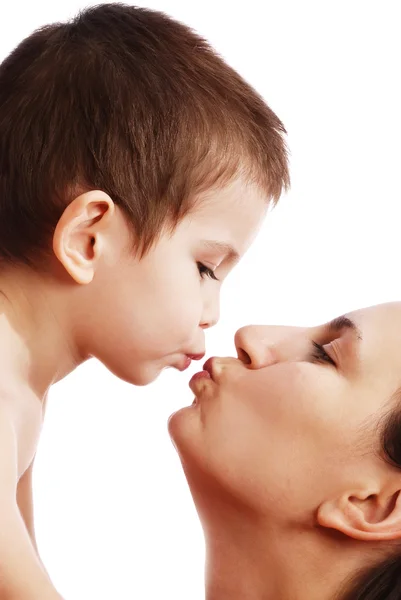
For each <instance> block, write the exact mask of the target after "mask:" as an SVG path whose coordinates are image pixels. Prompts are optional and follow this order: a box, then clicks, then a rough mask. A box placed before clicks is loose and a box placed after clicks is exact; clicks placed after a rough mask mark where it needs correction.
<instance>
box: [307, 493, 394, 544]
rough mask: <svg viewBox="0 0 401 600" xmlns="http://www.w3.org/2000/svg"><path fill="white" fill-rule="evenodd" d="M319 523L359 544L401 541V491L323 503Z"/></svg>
mask: <svg viewBox="0 0 401 600" xmlns="http://www.w3.org/2000/svg"><path fill="white" fill-rule="evenodd" d="M399 483H401V482H399ZM317 521H318V523H319V525H320V526H321V527H327V528H329V529H336V530H337V531H339V532H341V533H343V534H344V535H347V536H348V537H351V538H353V539H356V540H362V541H363V540H365V541H377V542H379V541H390V540H397V539H401V488H398V489H397V488H392V489H391V490H386V491H377V490H373V489H371V490H369V489H366V490H358V491H352V492H347V493H346V494H343V495H342V496H340V497H339V498H336V499H334V500H328V501H325V502H323V503H322V504H321V505H320V507H319V509H318V512H317Z"/></svg>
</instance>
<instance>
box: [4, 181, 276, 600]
mask: <svg viewBox="0 0 401 600" xmlns="http://www.w3.org/2000/svg"><path fill="white" fill-rule="evenodd" d="M265 213H266V198H265V197H264V195H263V194H261V193H260V191H259V190H258V189H256V188H254V187H253V186H252V185H250V184H247V183H245V182H242V181H240V180H238V181H234V182H232V183H231V184H230V185H228V186H227V187H226V188H220V189H216V190H214V191H213V190H209V191H208V194H207V198H205V201H204V202H199V204H198V205H197V208H196V209H195V210H193V211H192V213H191V214H190V215H188V217H184V218H183V219H182V220H181V221H180V223H179V224H178V225H177V227H176V228H175V230H174V232H173V233H171V231H170V230H168V231H166V232H161V234H160V237H159V238H158V240H157V243H155V245H154V246H153V247H152V249H151V250H150V251H149V252H148V253H147V254H146V255H145V257H143V258H137V257H136V256H135V253H134V252H133V248H132V235H131V231H130V229H129V227H128V224H127V222H126V220H125V218H124V216H123V215H122V213H121V212H120V211H119V209H118V207H116V206H115V205H114V203H113V201H112V200H111V198H110V197H109V196H108V195H107V194H105V193H104V192H102V191H97V190H92V191H90V192H85V193H83V194H81V195H80V196H78V197H77V198H76V199H75V200H73V202H71V203H70V204H69V205H68V207H67V208H66V209H65V211H64V213H63V215H62V217H61V218H60V221H59V223H58V224H57V227H56V230H55V232H54V237H53V255H52V256H51V257H50V258H49V260H48V262H47V263H46V268H45V269H43V270H40V272H38V271H34V270H33V269H29V268H27V267H23V266H18V267H17V266H15V265H12V266H10V267H9V268H2V269H1V272H0V365H1V377H0V380H1V383H0V501H1V502H2V507H1V510H0V520H1V521H2V523H1V524H0V532H1V534H0V598H1V599H2V600H14V599H15V600H17V599H18V600H60V598H61V596H60V595H59V594H58V592H57V591H56V590H55V589H54V586H53V585H52V583H51V581H50V578H49V576H48V575H47V573H46V570H45V568H44V567H43V565H42V563H41V561H40V559H39V556H38V552H37V548H36V541H35V534H34V524H33V504H32V469H33V461H34V457H35V453H36V450H37V445H38V441H39V437H40V432H41V428H42V423H43V417H44V411H45V401H46V397H47V393H48V391H49V388H50V387H51V386H52V385H53V384H54V383H56V382H57V381H59V380H60V379H62V378H63V377H65V376H66V375H68V374H69V373H70V372H71V371H73V370H74V369H75V367H77V366H78V365H79V364H81V363H83V362H84V361H86V360H87V359H89V358H91V357H92V356H94V357H96V358H97V359H98V360H100V361H101V362H102V363H103V364H104V365H105V366H106V367H107V368H108V369H109V370H110V371H111V372H112V373H114V374H115V375H117V376H118V377H119V378H121V379H123V380H124V381H127V382H128V383H131V384H134V385H146V384H147V383H150V382H151V381H153V380H154V379H155V378H156V377H157V376H158V375H159V374H160V372H161V371H162V370H163V369H164V368H167V367H175V368H177V369H179V370H183V369H184V368H185V367H186V366H189V363H190V361H191V359H196V358H197V359H200V358H202V356H203V354H204V351H205V330H206V329H207V328H209V327H211V326H212V325H214V324H215V323H216V322H217V321H218V318H219V294H220V289H221V284H222V282H223V281H224V279H225V277H226V276H227V275H228V273H229V272H230V270H231V269H232V268H233V267H234V265H235V264H236V262H237V261H238V260H239V259H240V258H241V256H242V255H243V254H244V253H245V252H246V250H247V249H248V247H249V246H250V244H251V243H252V241H253V239H254V237H255V235H256V233H257V231H258V229H259V227H260V225H261V224H262V222H263V220H264V217H265ZM155 298H157V299H158V302H157V303H156V302H155V301H154V299H155ZM145 334H146V335H145Z"/></svg>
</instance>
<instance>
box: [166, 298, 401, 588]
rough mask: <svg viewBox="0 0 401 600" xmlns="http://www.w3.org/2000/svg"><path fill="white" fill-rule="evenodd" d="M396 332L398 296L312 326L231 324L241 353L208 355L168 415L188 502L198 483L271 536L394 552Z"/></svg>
mask: <svg viewBox="0 0 401 600" xmlns="http://www.w3.org/2000/svg"><path fill="white" fill-rule="evenodd" d="M400 334H401V303H393V304H387V305H382V306H377V307H372V308H368V309H364V310H361V311H356V312H354V313H351V314H349V315H347V316H345V317H340V318H338V319H335V320H334V321H333V322H331V323H329V324H326V325H323V326H320V327H313V328H292V327H291V328H289V327H264V326H263V327H257V326H250V327H245V328H243V329H240V330H239V331H238V332H237V334H236V338H235V341H236V346H237V350H238V356H239V360H237V359H220V358H216V359H212V360H211V361H210V363H209V365H208V369H209V370H210V374H211V377H210V378H208V377H203V378H198V379H195V380H194V381H192V382H191V388H192V390H193V391H194V393H195V395H196V401H195V403H194V404H193V405H192V406H190V407H187V408H185V409H183V410H181V411H179V412H178V413H175V414H174V415H173V417H172V418H171V420H170V425H169V428H170V432H171V435H172V438H173V440H174V442H175V445H176V447H177V449H178V451H179V454H180V456H181V459H182V462H183V465H184V468H185V471H186V474H187V477H188V480H189V482H190V485H191V488H192V492H193V495H194V498H195V501H196V502H197V504H198V508H199V497H198V494H197V489H196V488H197V482H199V484H200V482H201V484H202V486H210V488H211V489H213V490H219V493H220V495H221V496H225V497H226V498H230V502H231V503H236V505H237V507H240V509H241V508H242V509H243V510H244V511H245V509H246V511H247V514H253V515H254V516H255V517H257V518H258V519H262V520H263V522H264V523H266V524H267V525H268V526H272V527H274V529H275V531H276V532H278V533H279V532H280V531H284V530H285V531H292V532H293V533H296V532H298V533H301V532H305V531H308V530H309V531H310V532H313V535H314V536H315V539H316V540H318V539H319V537H316V536H321V539H322V540H323V539H325V540H327V539H328V538H330V537H331V538H332V539H335V542H336V545H337V547H338V548H339V549H340V548H342V549H344V548H345V546H346V545H347V544H348V546H349V547H350V548H351V547H352V551H353V552H354V550H355V548H359V549H360V551H361V552H363V551H364V550H366V559H367V562H366V564H368V563H369V564H371V563H372V562H374V561H375V557H376V558H377V559H378V558H383V557H385V556H386V553H387V554H389V553H391V552H393V551H394V550H396V547H397V544H398V540H399V539H401V470H400V468H401V416H400V415H401V393H400V390H401V353H400V352H399V339H400ZM201 504H202V506H201V508H200V514H201V518H202V516H203V517H205V519H206V520H207V518H208V517H207V515H209V514H211V513H210V511H211V510H212V509H211V507H208V506H207V500H205V498H204V496H203V495H202V501H201ZM378 549H382V550H383V554H382V553H380V556H379V554H378ZM360 555H361V556H362V554H360ZM354 564H355V563H354ZM361 566H363V565H361ZM366 597H368V596H366ZM372 597H375V596H372Z"/></svg>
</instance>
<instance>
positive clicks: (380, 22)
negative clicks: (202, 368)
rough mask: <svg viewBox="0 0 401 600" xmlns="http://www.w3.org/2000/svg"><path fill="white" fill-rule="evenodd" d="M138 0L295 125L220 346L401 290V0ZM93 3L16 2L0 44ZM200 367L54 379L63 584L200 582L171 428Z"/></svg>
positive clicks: (182, 591)
mask: <svg viewBox="0 0 401 600" xmlns="http://www.w3.org/2000/svg"><path fill="white" fill-rule="evenodd" d="M138 4H139V5H144V6H145V5H147V6H148V7H150V8H155V9H160V10H163V11H165V12H167V13H169V14H170V15H172V16H173V17H176V18H178V19H180V20H182V21H184V22H186V23H187V24H189V25H191V26H192V27H194V28H195V29H196V30H198V31H199V32H200V33H202V34H203V35H204V36H205V37H207V38H208V39H209V40H210V41H211V42H212V43H213V44H214V46H215V47H216V48H217V49H218V51H219V52H220V53H221V54H222V55H223V56H224V57H225V58H226V60H227V61H228V62H229V63H230V64H231V65H233V66H234V67H235V68H236V69H237V70H238V71H239V72H240V73H241V74H242V75H243V76H244V77H245V78H246V79H247V80H248V81H250V82H251V83H252V84H253V85H254V86H255V87H256V88H257V89H258V90H259V91H260V92H261V93H262V95H263V96H264V97H265V99H266V100H267V101H268V103H269V104H270V106H271V107H272V108H273V109H274V110H275V111H276V112H277V114H278V115H279V116H280V118H281V119H282V120H283V121H284V124H285V126H286V127H287V130H288V133H289V135H288V143H289V146H290V149H291V163H292V165H291V168H292V181H293V183H292V190H291V192H290V193H289V194H288V196H287V197H286V198H283V199H282V201H281V202H280V204H279V206H278V207H277V208H276V209H275V211H274V212H273V213H272V214H271V215H270V216H269V218H268V221H267V222H266V226H265V227H264V229H263V231H262V232H261V234H260V237H259V239H258V241H257V242H256V243H255V245H254V246H253V248H252V249H251V250H250V251H249V253H248V254H247V255H246V257H245V259H244V260H243V262H242V263H241V265H240V266H239V267H238V268H237V269H236V270H235V271H234V272H233V273H232V275H231V276H230V278H229V279H228V281H227V283H226V284H225V286H224V288H223V295H222V319H221V322H220V324H219V325H218V326H217V327H216V328H215V329H214V330H213V331H211V332H210V333H208V336H207V342H208V354H209V355H214V354H220V353H222V354H227V353H228V354H231V353H232V352H233V351H234V347H233V342H232V340H233V333H234V332H235V330H236V329H237V328H238V327H239V326H241V325H243V324H246V323H250V322H253V323H255V322H262V323H263V322H265V323H280V324H300V325H308V324H315V323H319V322H321V321H324V320H326V319H328V318H331V317H333V316H336V315H338V314H339V313H342V312H344V311H346V310H349V309H353V308H357V307H361V306H366V305H369V304H374V303H378V302H384V301H388V300H393V299H401V277H400V267H399V263H400V257H401V251H400V214H401V212H400V202H401V194H400V191H401V190H400V181H399V172H400V158H401V153H400V139H401V116H400V112H401V92H400V89H401V86H400V59H401V41H400V39H401V37H400V34H399V32H400V19H399V18H398V17H397V8H398V4H399V3H398V2H397V1H394V2H388V1H386V0H381V1H380V2H378V1H376V2H372V1H369V0H363V1H362V0H361V1H357V0H347V1H340V0H336V1H327V0H326V1H325V2H322V1H321V0H320V1H319V0H316V1H314V2H313V1H294V2H290V1H288V0H287V1H286V0H271V1H268V0H267V1H264V2H262V1H260V2H257V1H256V0H247V2H246V3H239V2H238V4H236V3H235V2H229V1H228V0H224V1H219V0H215V1H213V2H211V1H209V0H207V1H206V0H203V1H202V2H191V1H190V0H187V1H186V2H184V1H180V0H164V1H163V0H160V1H159V2H156V1H152V0H149V2H147V3H146V4H142V2H138ZM84 6H85V3H83V2H80V1H79V0H74V1H73V0H58V2H54V3H50V2H49V3H47V2H45V1H44V0H36V2H29V3H28V2H25V3H24V2H22V3H21V2H16V3H14V4H13V3H11V2H7V8H1V13H0V14H1V19H0V56H5V55H6V54H7V53H8V52H9V51H10V50H11V49H12V48H13V47H14V46H15V45H16V44H17V43H18V42H19V41H20V40H21V39H22V38H23V37H24V36H26V35H28V34H29V33H30V32H31V31H32V30H33V29H34V28H36V27H38V26H40V25H43V24H45V23H48V22H52V21H56V20H63V19H65V18H68V17H70V16H72V15H73V14H74V13H75V12H76V10H77V9H79V8H83V7H84ZM194 370H195V368H194V369H193V370H192V372H193V371H194ZM192 372H191V373H189V372H186V373H185V374H178V373H176V372H172V371H168V372H166V373H164V374H163V375H162V376H161V377H160V379H159V380H158V381H157V382H155V383H154V384H152V385H151V386H149V387H147V388H141V389H136V388H133V387H130V386H128V385H126V384H123V383H121V382H119V381H117V380H116V379H114V378H113V377H112V375H110V374H109V373H108V372H107V371H106V370H105V369H104V368H103V367H102V366H101V365H99V364H97V363H95V362H92V363H89V364H86V365H84V366H83V367H82V368H80V369H79V370H78V371H76V372H75V373H74V374H72V375H71V376H70V377H68V378H67V379H66V380H65V381H63V382H61V383H60V384H58V385H57V386H56V387H55V388H54V390H53V392H52V394H51V399H50V403H49V408H48V414H47V418H46V422H45V426H44V431H43V437H42V440H41V444H40V448H39V453H38V457H37V462H36V471H35V499H36V521H37V537H38V542H39V547H40V551H41V554H42V557H43V559H44V561H45V563H46V565H47V567H48V570H49V572H50V574H51V576H52V578H53V580H54V582H55V584H56V585H57V587H58V588H59V590H60V592H61V593H62V594H63V595H64V596H65V598H66V599H67V600H90V599H96V600H103V599H104V600H106V599H107V600H109V599H118V600H128V599H134V598H141V600H150V599H152V600H153V599H156V598H162V597H163V598H174V599H175V600H189V599H191V600H200V599H202V598H203V559H204V547H203V538H202V532H201V529H200V526H199V524H198V522H197V517H196V513H195V510H194V508H193V506H192V502H191V498H190V495H189V492H188V490H187V486H186V482H185V480H184V476H183V475H182V473H181V469H180V465H179V461H178V459H177V456H176V454H175V451H174V449H173V447H172V445H171V442H170V440H169V438H168V435H167V430H166V422H167V418H168V416H169V415H170V414H171V413H172V412H173V411H174V410H176V409H177V408H179V407H181V406H183V405H185V404H188V403H190V402H191V401H192V396H191V393H190V392H189V390H188V388H187V383H188V380H189V379H190V376H191V374H192Z"/></svg>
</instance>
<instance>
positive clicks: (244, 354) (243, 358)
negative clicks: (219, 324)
mask: <svg viewBox="0 0 401 600" xmlns="http://www.w3.org/2000/svg"><path fill="white" fill-rule="evenodd" d="M237 354H238V358H239V359H240V360H241V361H242V362H243V363H244V364H246V365H250V364H251V363H252V361H251V357H250V356H249V354H248V353H247V352H245V350H243V349H242V348H238V349H237Z"/></svg>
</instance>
